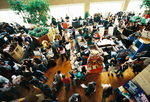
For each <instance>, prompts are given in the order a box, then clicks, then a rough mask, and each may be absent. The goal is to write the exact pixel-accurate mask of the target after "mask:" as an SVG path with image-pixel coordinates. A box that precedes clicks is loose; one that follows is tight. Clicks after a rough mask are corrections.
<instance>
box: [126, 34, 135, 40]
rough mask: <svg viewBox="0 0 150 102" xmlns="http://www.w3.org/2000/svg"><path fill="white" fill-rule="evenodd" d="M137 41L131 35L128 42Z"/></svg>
mask: <svg viewBox="0 0 150 102" xmlns="http://www.w3.org/2000/svg"><path fill="white" fill-rule="evenodd" d="M135 39H136V37H132V36H131V35H129V37H128V40H130V41H134V40H135Z"/></svg>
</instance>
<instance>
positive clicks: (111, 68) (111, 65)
mask: <svg viewBox="0 0 150 102" xmlns="http://www.w3.org/2000/svg"><path fill="white" fill-rule="evenodd" d="M116 64H117V60H116V57H115V56H114V57H113V58H112V59H111V61H110V66H109V69H108V76H109V75H110V71H112V72H111V75H112V76H113V73H114V70H115V66H116Z"/></svg>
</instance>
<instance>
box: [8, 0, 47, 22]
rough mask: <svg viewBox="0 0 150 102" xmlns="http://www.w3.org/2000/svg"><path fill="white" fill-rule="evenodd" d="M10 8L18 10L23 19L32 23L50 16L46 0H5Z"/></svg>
mask: <svg viewBox="0 0 150 102" xmlns="http://www.w3.org/2000/svg"><path fill="white" fill-rule="evenodd" d="M7 2H8V4H9V6H10V8H11V9H12V10H14V11H18V14H21V15H22V16H23V19H24V21H25V22H26V21H28V22H29V23H32V24H37V23H42V24H46V21H48V19H49V18H50V16H49V15H48V11H50V8H49V3H48V0H24V1H23V0H7Z"/></svg>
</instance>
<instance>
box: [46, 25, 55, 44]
mask: <svg viewBox="0 0 150 102" xmlns="http://www.w3.org/2000/svg"><path fill="white" fill-rule="evenodd" d="M47 35H48V38H49V41H50V42H53V40H54V38H55V31H54V28H50V29H49V32H48V34H47Z"/></svg>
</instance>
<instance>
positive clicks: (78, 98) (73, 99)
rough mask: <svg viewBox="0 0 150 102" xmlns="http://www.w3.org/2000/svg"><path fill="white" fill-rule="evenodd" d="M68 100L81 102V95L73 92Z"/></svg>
mask: <svg viewBox="0 0 150 102" xmlns="http://www.w3.org/2000/svg"><path fill="white" fill-rule="evenodd" d="M68 102H81V95H80V94H78V93H75V94H73V95H72V96H71V97H70V98H69V100H68Z"/></svg>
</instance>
